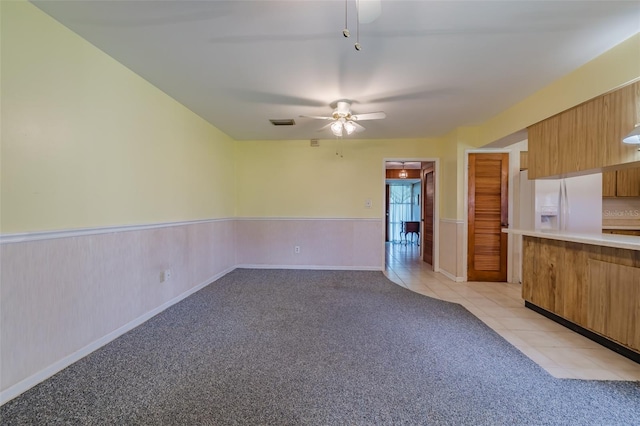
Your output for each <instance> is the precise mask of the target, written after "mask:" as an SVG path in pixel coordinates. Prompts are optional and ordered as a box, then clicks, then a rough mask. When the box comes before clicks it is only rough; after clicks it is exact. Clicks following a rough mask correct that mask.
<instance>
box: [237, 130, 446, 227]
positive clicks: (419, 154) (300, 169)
mask: <svg viewBox="0 0 640 426" xmlns="http://www.w3.org/2000/svg"><path fill="white" fill-rule="evenodd" d="M309 145H310V143H309V140H301V141H238V142H236V146H237V151H236V154H237V155H236V156H237V187H238V209H237V213H238V216H240V217H318V218H326V217H330V218H382V217H383V214H384V213H383V209H384V185H383V182H384V168H383V160H384V159H385V158H435V157H441V156H442V154H443V143H442V142H441V141H440V140H437V139H415V140H413V139H411V140H409V139H396V140H379V139H376V140H348V139H344V140H342V141H340V142H338V141H337V140H321V141H320V147H318V148H312V147H310V146H309ZM336 152H338V153H339V155H336ZM367 198H370V199H371V200H372V202H373V206H372V208H371V209H367V208H365V206H364V204H365V200H366V199H367Z"/></svg>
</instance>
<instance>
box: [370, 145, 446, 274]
mask: <svg viewBox="0 0 640 426" xmlns="http://www.w3.org/2000/svg"><path fill="white" fill-rule="evenodd" d="M387 161H400V162H402V161H405V162H409V161H420V162H432V163H433V176H434V178H435V188H434V192H435V194H434V197H433V198H434V200H433V265H432V266H433V272H440V182H441V179H440V159H439V158H434V157H385V158H383V159H382V185H381V187H382V189H381V198H380V199H381V200H384V199H385V193H386V184H387V174H386V163H387ZM423 185H424V182H422V179H420V191H422V190H423V188H422V187H423ZM422 202H424V200H423V201H422ZM380 204H382V209H381V212H380V214H381V217H382V220H384V221H386V220H387V214H386V210H385V209H386V206H385V205H384V204H385V203H384V202H382V203H380ZM421 207H422V206H421ZM422 224H423V222H422V210H421V211H420V238H422V231H423V226H422ZM384 234H385V233H384V231H383V232H382V242H381V244H382V247H383V250H382V264H383V265H386V259H385V250H384V247H385V243H386V241H385V235H384ZM421 244H422V242H421ZM422 247H423V246H422V245H421V246H420V261H421V262H422Z"/></svg>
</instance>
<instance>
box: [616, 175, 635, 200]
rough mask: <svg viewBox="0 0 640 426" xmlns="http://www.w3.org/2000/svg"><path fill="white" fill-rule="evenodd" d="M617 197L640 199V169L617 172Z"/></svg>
mask: <svg viewBox="0 0 640 426" xmlns="http://www.w3.org/2000/svg"><path fill="white" fill-rule="evenodd" d="M616 196H617V197H640V168H635V169H624V170H616Z"/></svg>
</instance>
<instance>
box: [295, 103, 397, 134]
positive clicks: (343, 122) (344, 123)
mask: <svg viewBox="0 0 640 426" xmlns="http://www.w3.org/2000/svg"><path fill="white" fill-rule="evenodd" d="M386 116H387V114H385V113H384V112H382V111H379V112H369V113H365V114H352V113H351V101H347V100H341V101H338V102H336V109H335V110H334V111H333V114H332V115H331V116H330V117H325V116H317V115H301V116H300V117H304V118H313V119H316V120H330V121H331V123H329V124H327V125H326V126H324V127H322V128H321V129H320V130H323V129H326V128H327V127H330V128H331V131H332V132H333V134H334V135H336V136H343V135H344V133H346V134H347V135H350V134H352V133H353V132H361V131H363V130H364V126H362V125H360V124H359V123H357V122H358V121H364V120H380V119H382V118H385V117H386Z"/></svg>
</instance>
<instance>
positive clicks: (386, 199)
mask: <svg viewBox="0 0 640 426" xmlns="http://www.w3.org/2000/svg"><path fill="white" fill-rule="evenodd" d="M390 191H391V188H389V184H386V185H385V186H384V205H385V207H384V211H385V215H384V235H385V237H384V240H385V241H386V242H389V241H391V239H390V238H389V192H390Z"/></svg>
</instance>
